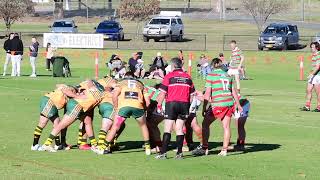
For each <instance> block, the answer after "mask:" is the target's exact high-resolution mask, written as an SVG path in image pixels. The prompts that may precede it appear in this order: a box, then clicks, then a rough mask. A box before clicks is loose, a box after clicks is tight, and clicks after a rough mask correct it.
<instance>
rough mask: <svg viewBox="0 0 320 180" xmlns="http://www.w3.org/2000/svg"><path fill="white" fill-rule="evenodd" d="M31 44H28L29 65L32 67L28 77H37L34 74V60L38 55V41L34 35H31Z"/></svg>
mask: <svg viewBox="0 0 320 180" xmlns="http://www.w3.org/2000/svg"><path fill="white" fill-rule="evenodd" d="M31 43H32V44H31V45H30V46H29V50H30V65H31V69H32V74H31V75H30V77H37V74H36V60H37V57H38V50H39V43H38V41H37V39H36V38H35V37H32V39H31Z"/></svg>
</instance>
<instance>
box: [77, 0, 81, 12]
mask: <svg viewBox="0 0 320 180" xmlns="http://www.w3.org/2000/svg"><path fill="white" fill-rule="evenodd" d="M78 10H81V0H78Z"/></svg>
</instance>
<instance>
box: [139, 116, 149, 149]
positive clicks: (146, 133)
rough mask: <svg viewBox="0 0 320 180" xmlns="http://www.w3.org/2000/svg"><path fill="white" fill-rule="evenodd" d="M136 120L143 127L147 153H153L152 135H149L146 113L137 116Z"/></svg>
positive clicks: (142, 131)
mask: <svg viewBox="0 0 320 180" xmlns="http://www.w3.org/2000/svg"><path fill="white" fill-rule="evenodd" d="M136 120H137V122H138V125H139V127H140V129H141V133H142V137H143V140H144V147H145V152H146V155H150V154H151V146H150V137H149V131H148V127H147V122H146V116H145V114H143V115H142V116H141V117H137V118H136Z"/></svg>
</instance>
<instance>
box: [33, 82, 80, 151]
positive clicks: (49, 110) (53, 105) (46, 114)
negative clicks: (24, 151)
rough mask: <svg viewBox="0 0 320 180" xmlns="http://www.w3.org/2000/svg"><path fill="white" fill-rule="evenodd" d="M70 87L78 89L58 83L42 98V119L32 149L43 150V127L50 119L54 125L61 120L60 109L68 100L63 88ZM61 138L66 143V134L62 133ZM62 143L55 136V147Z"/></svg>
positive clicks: (36, 130)
mask: <svg viewBox="0 0 320 180" xmlns="http://www.w3.org/2000/svg"><path fill="white" fill-rule="evenodd" d="M65 89H69V90H71V91H74V92H75V91H76V90H75V88H73V87H71V86H67V85H64V84H58V85H56V89H55V90H54V91H52V92H50V93H47V94H45V95H44V96H43V97H42V98H41V100H40V119H39V123H38V125H37V127H36V128H35V130H34V133H33V135H34V136H33V144H32V146H31V150H33V151H37V150H41V146H40V145H39V139H40V136H41V134H42V130H43V128H44V127H45V126H46V125H47V123H48V121H49V120H50V121H52V123H53V127H56V126H57V125H58V123H59V121H60V118H59V114H58V110H60V109H62V108H64V107H65V105H66V104H67V102H68V97H67V96H66V95H65V94H64V93H63V90H65ZM61 139H62V140H63V144H64V145H65V144H66V143H65V134H62V137H61ZM60 145H61V142H60V138H59V136H57V137H55V149H56V150H57V149H59V146H60Z"/></svg>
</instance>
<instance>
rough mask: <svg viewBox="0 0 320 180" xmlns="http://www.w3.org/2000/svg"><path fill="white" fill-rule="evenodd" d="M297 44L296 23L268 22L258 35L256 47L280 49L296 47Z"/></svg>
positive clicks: (260, 48)
mask: <svg viewBox="0 0 320 180" xmlns="http://www.w3.org/2000/svg"><path fill="white" fill-rule="evenodd" d="M298 45H299V32H298V28H297V26H296V25H292V24H278V23H274V24H270V25H269V26H268V27H267V28H266V29H265V30H264V31H263V32H262V33H261V35H260V37H259V40H258V49H259V50H263V49H264V48H268V49H281V50H286V49H288V47H297V46H298Z"/></svg>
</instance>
